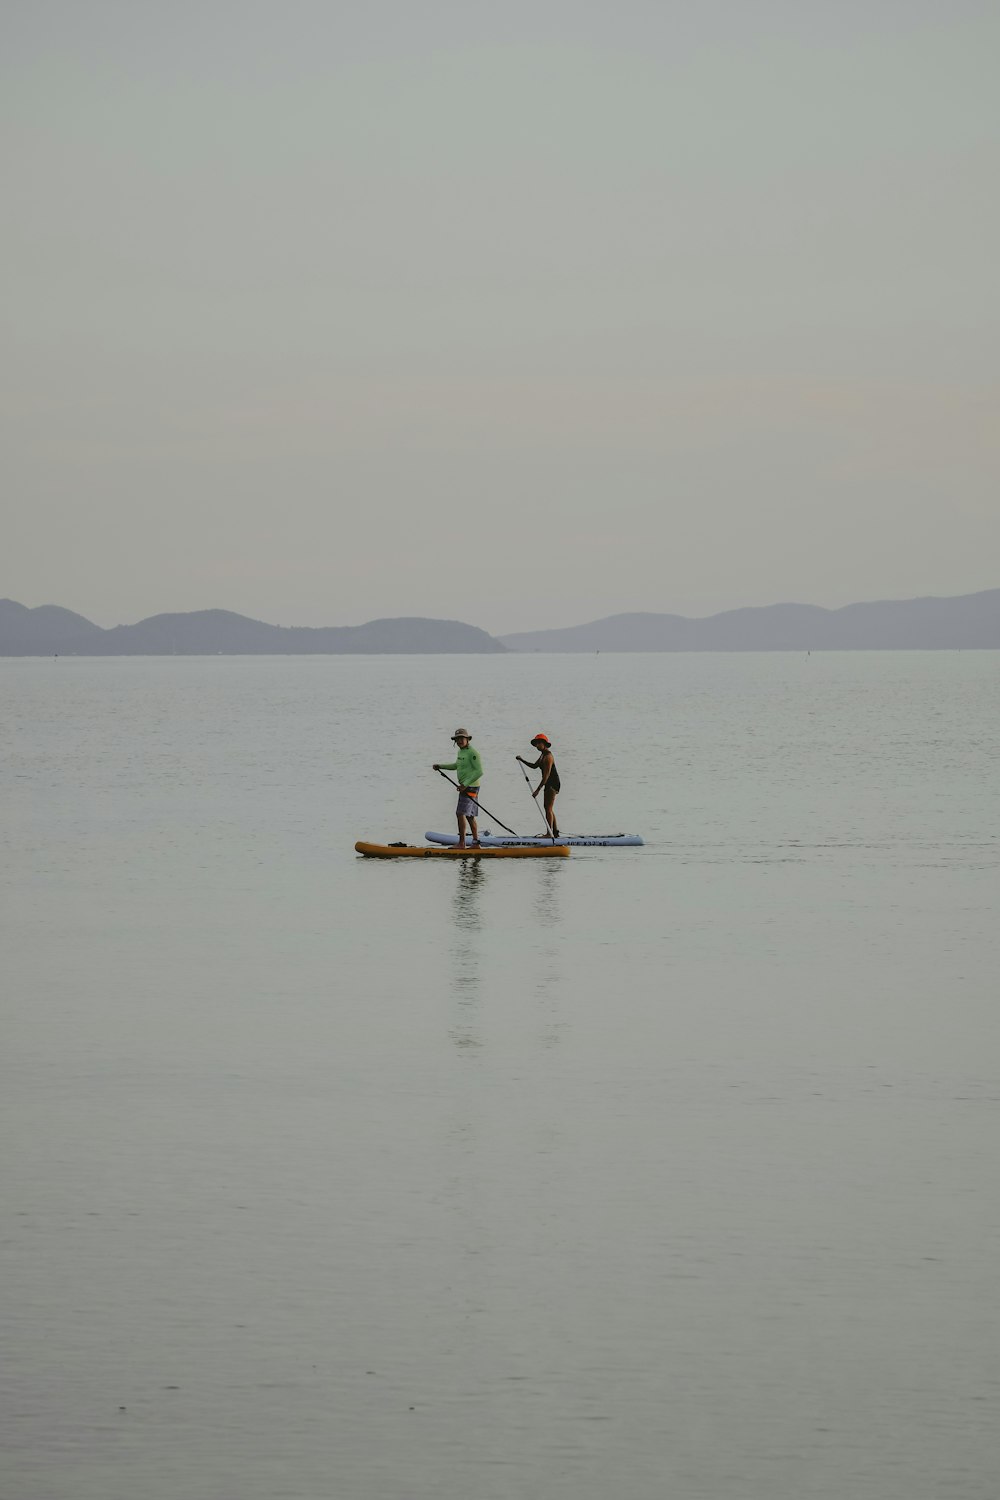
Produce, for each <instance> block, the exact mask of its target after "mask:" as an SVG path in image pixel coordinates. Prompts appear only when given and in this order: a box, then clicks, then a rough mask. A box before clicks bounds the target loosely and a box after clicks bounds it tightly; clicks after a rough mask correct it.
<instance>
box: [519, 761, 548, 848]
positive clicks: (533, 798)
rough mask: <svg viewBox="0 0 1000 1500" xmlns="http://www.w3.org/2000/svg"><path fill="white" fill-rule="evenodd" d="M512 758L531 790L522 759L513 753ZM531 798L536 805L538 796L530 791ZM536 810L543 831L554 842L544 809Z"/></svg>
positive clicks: (529, 779) (529, 778)
mask: <svg viewBox="0 0 1000 1500" xmlns="http://www.w3.org/2000/svg"><path fill="white" fill-rule="evenodd" d="M514 759H515V760H516V761H517V763H518V765H519V766H520V767H521V775H522V776H523V777H524V779H525V781H526V782H527V783H528V791H529V792H531V777H530V776H529V775H528V773H527V771H526V770H525V769H524V761H523V760H522V759H521V757H520V756H519V755H515V756H514ZM531 800H532V802H533V803H534V804H535V806H536V807H538V798H537V797H536V796H535V794H534V792H531ZM538 811H539V812H540V813H541V815H542V822H543V823H544V824H545V832H546V833H547V834H548V836H549V838H550V839H551V840H552V842H553V843H555V841H556V836H555V834H554V833H553V832H552V829H551V828H550V827H549V820H548V818H547V817H546V816H545V809H544V808H542V807H538Z"/></svg>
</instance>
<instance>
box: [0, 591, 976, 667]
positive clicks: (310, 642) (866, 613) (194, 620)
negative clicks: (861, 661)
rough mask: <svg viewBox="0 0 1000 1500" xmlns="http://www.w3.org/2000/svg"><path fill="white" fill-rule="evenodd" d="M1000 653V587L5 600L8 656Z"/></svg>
mask: <svg viewBox="0 0 1000 1500" xmlns="http://www.w3.org/2000/svg"><path fill="white" fill-rule="evenodd" d="M976 649H993V650H998V649H1000V589H987V590H985V592H983V593H979V594H962V595H961V596H959V597H958V598H954V599H933V598H928V599H889V600H881V601H879V602H876V603H872V604H848V605H847V606H846V607H845V608H843V609H820V608H819V607H818V606H816V605H813V604H770V605H766V606H764V607H762V608H756V609H730V610H726V611H725V612H724V613H723V614H718V615H709V616H708V617H707V618H705V619H700V620H692V619H688V618H686V617H685V616H684V615H659V614H628V615H609V616H608V617H607V619H604V620H594V621H592V622H591V623H590V624H588V625H571V626H569V627H567V628H566V629H564V630H527V631H519V632H517V633H516V634H514V635H503V636H498V637H494V636H491V635H487V633H486V631H485V630H479V629H478V628H477V627H476V626H475V625H464V624H463V623H462V622H461V621H460V620H426V619H419V618H418V619H399V620H370V621H369V622H368V624H367V625H329V626H324V627H321V628H318V629H310V628H308V627H305V626H298V625H293V626H283V625H266V624H264V622H263V621H261V620H251V619H248V618H247V617H246V616H245V615H235V614H232V613H230V611H229V610H225V609H205V610H196V611H194V612H193V613H191V614H176V615H151V616H150V618H149V619H148V620H140V621H139V623H138V624H137V625H116V626H115V627H114V628H113V629H111V630H103V629H102V628H101V627H100V626H99V625H95V624H93V622H92V621H90V620H86V619H84V617H83V615H77V614H74V613H73V612H72V610H69V609H60V608H59V607H58V606H57V605H55V604H44V605H42V606H40V607H39V608H38V609H27V608H26V607H25V606H24V605H23V604H17V603H15V602H14V600H13V599H0V656H53V655H58V656H174V655H176V656H214V655H216V654H218V653H222V654H225V655H244V656H271V655H274V656H303V655H324V654H325V655H338V656H339V655H364V654H369V655H401V654H407V655H432V654H441V653H469V654H472V653H476V654H487V653H496V652H505V651H560V652H561V651H901V650H917V651H944V650H952V651H954V650H970V651H971V650H976Z"/></svg>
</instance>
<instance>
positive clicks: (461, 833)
mask: <svg viewBox="0 0 1000 1500" xmlns="http://www.w3.org/2000/svg"><path fill="white" fill-rule="evenodd" d="M452 740H453V741H454V743H455V744H456V745H457V746H458V753H457V755H456V757H455V759H454V760H453V761H452V762H451V763H450V765H446V764H445V762H444V761H442V762H441V763H440V765H435V767H434V770H435V771H455V772H456V773H457V775H458V806H457V807H456V809H455V815H456V817H457V818H458V847H459V849H464V848H465V847H466V843H465V823H466V819H468V823H469V827H470V829H471V830H472V847H473V848H474V849H478V848H479V823H478V818H479V802H478V800H477V799H478V797H479V783H480V782H481V781H482V779H483V763H482V761H481V760H480V758H479V751H478V750H474V749H473V747H472V735H471V734H470V733H469V731H468V730H467V729H456V730H455V733H454V734H453V735H452Z"/></svg>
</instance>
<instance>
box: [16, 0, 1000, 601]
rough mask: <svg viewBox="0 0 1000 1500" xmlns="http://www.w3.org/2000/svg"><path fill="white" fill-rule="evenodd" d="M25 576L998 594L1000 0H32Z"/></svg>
mask: <svg viewBox="0 0 1000 1500" xmlns="http://www.w3.org/2000/svg"><path fill="white" fill-rule="evenodd" d="M4 16H5V20H4V22H3V32H4V34H3V36H2V37H0V57H2V62H0V118H2V122H3V129H2V135H3V143H2V162H3V182H4V185H3V195H4V196H3V206H4V210H5V213H4V219H5V227H4V231H3V237H2V251H0V254H2V260H3V285H2V320H3V327H2V353H0V361H2V379H3V393H2V395H3V399H2V411H3V426H4V433H3V453H4V457H3V466H4V472H3V482H2V489H0V495H2V506H3V513H4V519H3V526H2V532H0V537H2V547H0V595H4V594H6V595H9V596H10V597H13V598H15V599H19V600H20V601H21V602H22V603H25V604H29V605H36V604H43V603H59V604H64V605H66V606H68V607H70V608H73V609H77V610H79V611H80V612H81V613H83V614H85V615H87V616H89V617H90V618H91V619H95V620H97V621H98V623H100V624H103V625H108V624H115V623H117V622H118V621H131V620H135V619H138V618H139V617H140V616H142V615H146V614H152V613H154V612H158V611H160V610H167V609H182V610H187V609H199V608H204V607H207V606H221V607H225V608H229V609H235V610H238V611H240V612H242V613H245V614H250V615H254V616H257V617H259V618H263V619H267V620H270V621H273V622H275V623H278V624H286V625H287V624H352V623H358V622H360V621H363V620H366V619H371V618H373V617H374V616H378V615H402V614H423V615H435V616H443V617H453V618H460V619H465V620H468V621H470V622H471V623H473V624H477V625H482V626H484V627H485V628H486V629H489V630H494V631H504V630H515V629H528V628H533V627H542V626H548V625H562V624H575V623H577V622H579V621H581V620H586V619H593V618H596V617H598V616H601V615H605V614H610V613H613V612H617V611H619V610H624V609H651V610H671V611H673V610H676V611H679V612H681V613H686V614H707V613H711V612H713V611H715V610H717V609H724V608H728V607H730V606H735V605H741V604H763V603H770V602H773V601H776V600H783V599H797V600H802V601H806V602H812V603H817V604H829V605H836V604H843V603H847V602H850V601H852V600H855V599H864V598H879V597H904V596H910V595H913V594H918V593H939V594H957V593H965V592H969V591H972V590H974V589H980V588H989V587H996V586H1000V487H998V483H997V481H998V477H1000V421H998V412H1000V403H998V396H1000V355H998V347H1000V345H998V333H1000V329H998V322H1000V318H998V302H1000V298H998V279H1000V273H998V267H1000V232H998V231H1000V195H998V183H1000V146H998V141H1000V88H998V83H997V79H998V57H1000V8H998V7H997V5H996V4H995V3H994V0H990V3H985V0H984V3H979V0H939V3H930V0H823V3H811V0H795V3H792V0H789V3H778V0H754V3H749V0H686V3H684V4H674V3H670V0H615V3H614V4H612V3H611V0H602V3H600V4H596V3H591V0H573V3H549V0H531V3H530V4H528V3H522V0H507V3H505V4H503V5H497V4H495V3H493V4H490V5H488V6H487V5H484V4H480V3H478V0H366V3H364V4H361V3H355V4H351V5H346V4H343V3H341V4H338V3H336V0H316V3H313V0H281V3H278V0H267V3H262V0H225V3H224V0H197V3H189V0H158V3H155V4H151V3H144V0H11V3H10V4H9V5H8V6H7V7H6V9H5V12H4Z"/></svg>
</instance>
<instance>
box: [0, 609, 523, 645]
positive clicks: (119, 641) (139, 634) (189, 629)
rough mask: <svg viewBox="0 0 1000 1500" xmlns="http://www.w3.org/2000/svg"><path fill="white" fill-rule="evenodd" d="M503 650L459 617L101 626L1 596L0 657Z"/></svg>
mask: <svg viewBox="0 0 1000 1500" xmlns="http://www.w3.org/2000/svg"><path fill="white" fill-rule="evenodd" d="M505 650H506V647H505V646H502V645H501V644H500V643H499V641H496V640H494V639H493V637H492V636H490V635H487V633H486V631H485V630H479V629H478V628H477V627H476V626H475V625H465V624H463V623H462V621H460V620H427V619H422V618H412V619H409V618H407V619H397V620H370V621H369V622H368V623H367V624H366V625H329V626H321V627H318V628H310V627H308V626H298V625H293V626H282V625H267V624H265V623H264V622H263V621H262V620H251V619H249V618H248V617H247V616H246V615H237V614H233V613H231V611H229V610H226V609H203V610H195V611H193V612H192V613H190V614H165V615H151V616H150V617H149V618H148V619H146V620H140V621H139V622H138V623H137V624H135V625H115V626H114V627H113V628H112V629H110V630H103V629H102V628H101V627H100V626H99V625H95V624H93V623H92V621H90V620H87V619H84V617H83V615H77V614H74V613H73V612H72V610H68V609H60V608H59V607H58V606H57V605H54V604H43V605H41V606H40V607H39V608H37V609H28V608H26V606H25V605H23V604H18V603H17V602H16V601H15V600H13V599H0V656H51V655H58V656H175V655H176V656H214V655H217V654H219V653H220V652H221V653H222V654H224V655H234V656H268V655H275V656H304V655H337V656H340V655H364V654H366V653H367V654H372V655H374V654H384V655H397V654H399V655H402V654H426V655H432V654H438V653H452V652H457V653H476V654H486V653H495V652H503V651H505Z"/></svg>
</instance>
